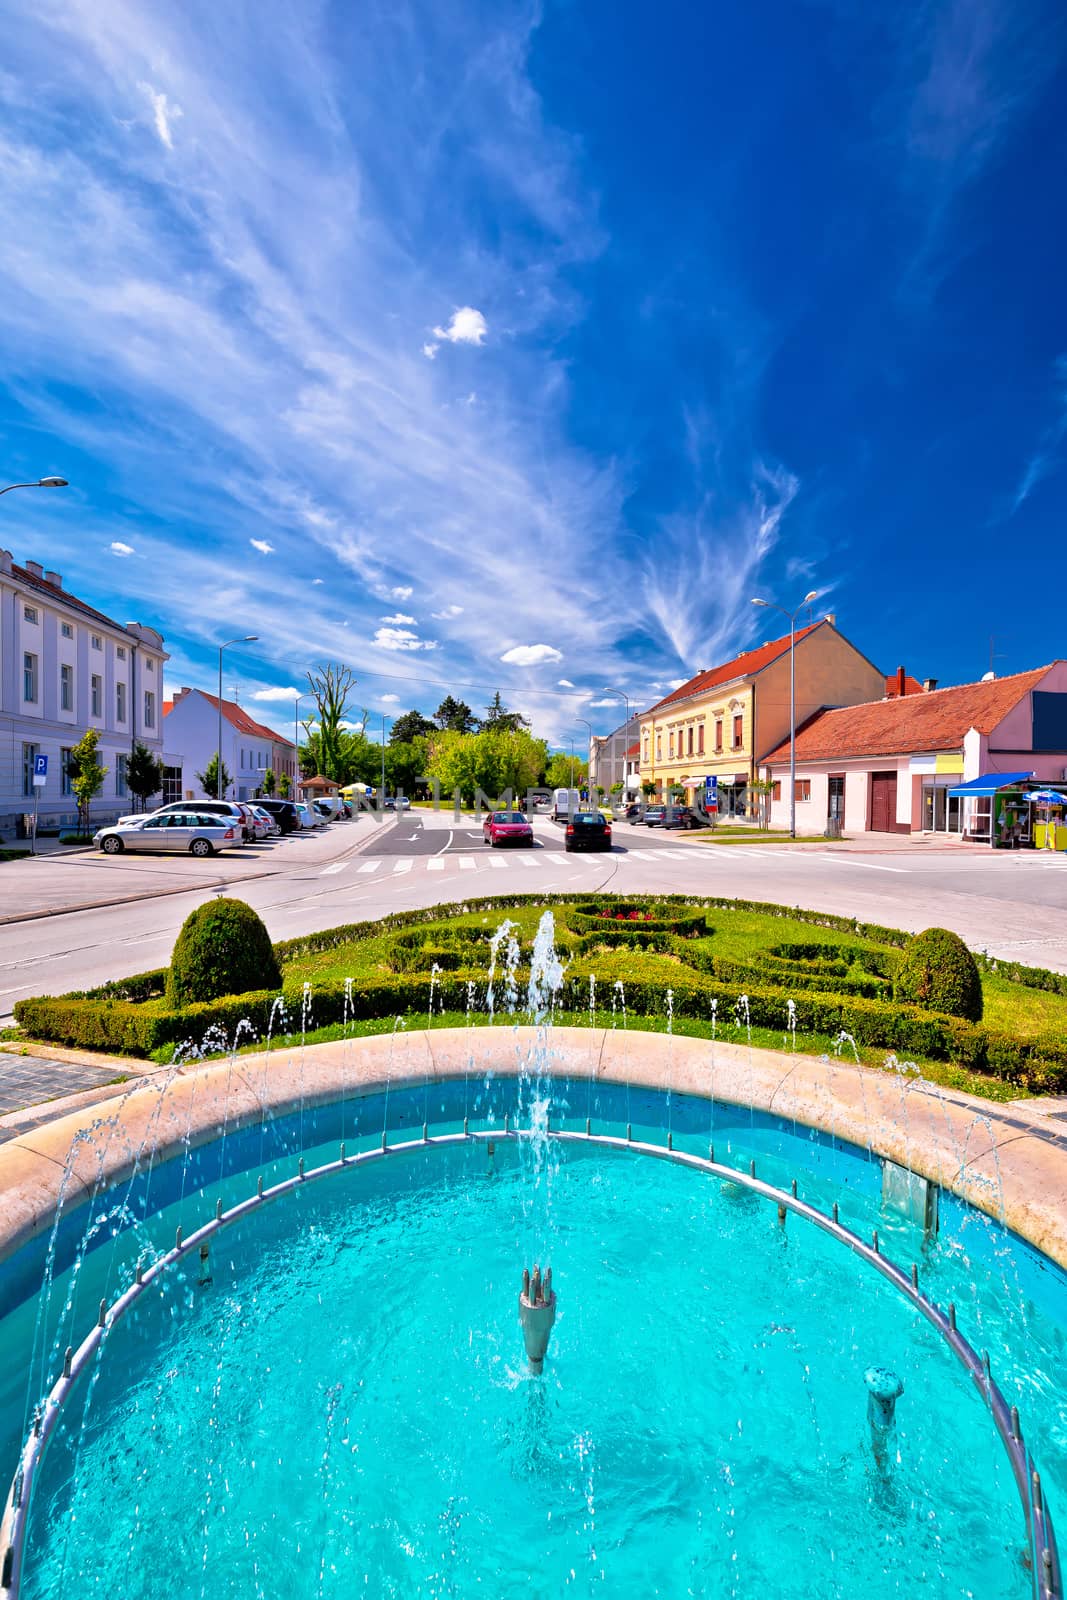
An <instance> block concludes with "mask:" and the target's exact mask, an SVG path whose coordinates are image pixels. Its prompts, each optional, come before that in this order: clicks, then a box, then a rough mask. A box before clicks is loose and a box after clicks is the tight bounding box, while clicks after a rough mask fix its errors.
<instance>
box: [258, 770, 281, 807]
mask: <svg viewBox="0 0 1067 1600" xmlns="http://www.w3.org/2000/svg"><path fill="white" fill-rule="evenodd" d="M277 787H278V780H277V778H276V777H275V776H274V768H273V767H268V768H267V770H266V772H264V774H263V782H262V783H261V784H260V788H261V789H262V790H263V793H264V794H265V795H266V796H267V798H268V800H269V799H270V797H271V795H272V794H273V793H274V791H275V789H276V788H277Z"/></svg>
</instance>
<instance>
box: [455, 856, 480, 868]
mask: <svg viewBox="0 0 1067 1600" xmlns="http://www.w3.org/2000/svg"><path fill="white" fill-rule="evenodd" d="M459 864H460V868H461V870H463V871H465V872H475V871H477V867H478V863H477V861H475V859H474V857H473V856H460V857H459Z"/></svg>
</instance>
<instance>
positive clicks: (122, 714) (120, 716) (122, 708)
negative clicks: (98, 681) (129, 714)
mask: <svg viewBox="0 0 1067 1600" xmlns="http://www.w3.org/2000/svg"><path fill="white" fill-rule="evenodd" d="M115 720H116V722H125V721H126V685H125V684H124V683H116V685H115Z"/></svg>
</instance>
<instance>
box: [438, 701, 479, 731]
mask: <svg viewBox="0 0 1067 1600" xmlns="http://www.w3.org/2000/svg"><path fill="white" fill-rule="evenodd" d="M433 720H434V721H435V722H436V724H437V726H438V727H439V728H440V729H441V730H442V732H444V733H474V731H475V729H476V728H477V726H478V719H477V717H476V716H475V715H474V712H473V711H472V710H471V708H470V706H469V705H467V703H466V701H465V700H454V699H453V698H452V696H451V695H450V694H446V695H445V698H444V699H443V700H442V701H441V704H440V705H439V706H438V708H437V710H436V711H435V712H434V714H433Z"/></svg>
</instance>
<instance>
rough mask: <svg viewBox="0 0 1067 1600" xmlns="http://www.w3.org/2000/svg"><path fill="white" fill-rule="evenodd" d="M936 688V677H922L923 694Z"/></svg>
mask: <svg viewBox="0 0 1067 1600" xmlns="http://www.w3.org/2000/svg"><path fill="white" fill-rule="evenodd" d="M936 688H937V679H936V678H924V679H923V694H929V693H930V692H931V690H933V689H936Z"/></svg>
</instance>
